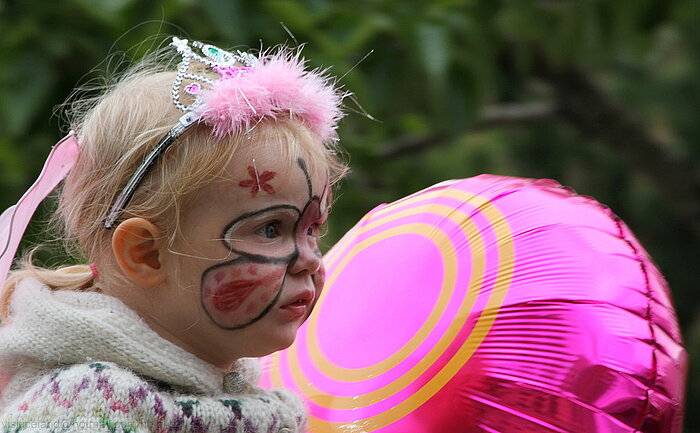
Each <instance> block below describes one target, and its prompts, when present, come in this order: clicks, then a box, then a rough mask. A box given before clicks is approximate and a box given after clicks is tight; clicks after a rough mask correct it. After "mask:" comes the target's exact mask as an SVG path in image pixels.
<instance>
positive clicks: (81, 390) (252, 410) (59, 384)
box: [0, 362, 306, 433]
mask: <svg viewBox="0 0 700 433" xmlns="http://www.w3.org/2000/svg"><path fill="white" fill-rule="evenodd" d="M305 422H306V418H305V409H304V407H303V404H302V403H301V402H300V401H299V400H298V398H296V397H295V396H294V395H292V394H291V393H289V392H286V391H280V390H278V391H266V390H262V389H260V388H256V387H248V389H247V390H246V391H245V392H244V393H241V394H235V395H230V394H223V393H222V395H220V396H202V395H196V394H186V393H183V392H180V391H178V390H176V389H173V388H170V387H169V386H168V385H167V384H163V383H160V382H158V381H155V380H149V379H148V378H143V377H140V376H138V375H137V374H135V373H134V372H132V371H130V370H128V369H126V368H124V367H121V366H119V365H116V364H113V363H109V362H91V363H85V364H75V365H70V366H62V367H58V368H56V369H54V370H52V371H50V372H48V373H47V374H45V375H43V376H42V377H40V378H39V380H37V381H36V383H34V384H33V385H32V386H30V387H29V388H27V390H26V391H25V392H24V393H23V394H21V395H20V396H19V397H18V398H16V399H15V400H14V401H12V402H10V403H9V404H8V405H7V406H6V407H5V408H4V409H3V411H2V413H1V414H0V432H3V433H4V432H20V431H22V432H53V431H61V432H84V431H89V432H121V431H123V432H190V431H193V432H201V433H205V432H214V431H216V432H220V431H231V432H235V431H243V430H244V429H245V431H251V432H259V431H260V432H268V431H270V432H285V433H291V432H303V431H304V427H305Z"/></svg>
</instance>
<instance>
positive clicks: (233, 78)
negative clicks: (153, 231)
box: [104, 37, 345, 229]
mask: <svg viewBox="0 0 700 433" xmlns="http://www.w3.org/2000/svg"><path fill="white" fill-rule="evenodd" d="M170 45H172V46H174V47H175V48H176V49H177V51H178V53H180V55H182V61H181V62H180V65H179V67H178V72H177V77H176V78H175V82H174V83H173V90H172V96H173V103H174V104H175V106H177V107H178V108H179V109H180V110H182V111H184V112H185V114H184V115H183V116H182V117H181V118H180V122H179V123H178V124H177V125H175V126H174V127H173V129H171V130H170V132H168V134H166V136H165V137H163V138H162V139H161V141H160V142H159V143H158V144H157V145H156V146H155V147H154V148H153V150H152V151H151V152H150V153H149V154H148V155H147V156H146V158H144V160H143V162H142V163H141V165H139V167H138V168H137V169H136V171H135V172H134V174H133V176H132V177H131V179H129V181H128V182H127V184H126V186H125V187H124V189H123V190H122V192H121V193H120V194H119V196H117V199H116V200H115V201H114V203H113V204H112V207H111V208H110V210H109V213H108V214H107V218H106V219H105V222H104V226H105V228H107V229H111V228H113V227H114V225H115V223H116V221H117V219H118V218H119V216H120V215H121V213H122V211H123V210H124V208H125V207H126V205H127V204H128V202H129V200H131V197H132V196H133V194H134V192H135V191H136V188H137V187H138V185H139V184H140V183H141V181H142V180H143V178H144V176H145V175H146V173H147V172H148V170H149V169H150V168H151V166H153V164H154V163H155V162H156V160H157V159H158V157H159V156H160V154H162V153H163V151H165V149H167V148H168V147H169V146H170V145H171V144H172V143H173V142H174V141H175V140H176V139H177V138H178V137H179V136H180V135H182V134H183V133H184V132H185V131H186V130H187V129H188V128H190V127H191V126H192V125H194V124H195V123H197V122H202V123H204V124H206V125H208V126H210V127H211V128H212V131H213V133H214V135H215V136H216V137H217V138H223V137H225V136H227V135H231V134H237V133H242V132H243V133H245V132H249V131H250V130H252V129H253V128H254V127H255V125H256V124H257V123H258V122H260V121H261V120H262V119H264V118H277V117H279V116H292V117H294V118H296V119H298V120H300V121H301V122H302V123H303V124H305V125H306V126H307V127H308V128H309V129H310V130H311V131H312V132H313V133H314V134H316V135H317V136H318V137H319V139H320V140H321V141H323V142H327V141H331V140H336V139H337V135H336V128H337V126H338V121H339V120H340V118H341V117H342V115H343V114H342V111H341V110H340V105H341V103H342V100H343V98H344V96H345V95H343V94H341V93H340V92H339V90H338V89H337V88H336V87H335V86H334V84H333V83H332V82H331V79H330V78H329V77H327V76H326V75H324V74H323V72H320V71H318V70H312V71H307V70H306V69H305V68H304V63H305V61H304V59H303V58H302V57H301V56H300V55H299V53H298V52H296V53H291V52H289V51H285V50H280V51H278V52H277V53H275V54H270V55H263V56H262V57H260V58H258V57H256V56H254V55H253V54H250V53H246V52H242V51H236V52H228V51H225V50H222V49H221V48H218V47H215V46H213V45H209V44H204V43H202V42H197V41H193V42H190V41H188V40H186V39H179V38H176V37H174V38H173V41H172V43H171V44H170ZM193 48H195V49H196V50H197V51H198V52H197V51H195V50H194V49H193ZM192 62H197V63H199V64H201V65H204V66H205V68H206V69H208V70H210V71H211V72H212V73H215V74H218V78H217V79H216V80H212V79H211V78H209V77H208V76H204V75H202V74H198V73H193V72H191V71H190V66H191V64H192ZM184 80H189V81H190V83H189V84H187V85H185V86H184V88H183V84H184ZM183 93H184V94H185V95H189V97H190V98H192V99H193V101H192V102H191V103H190V104H189V105H185V104H183V103H182V101H181V94H183Z"/></svg>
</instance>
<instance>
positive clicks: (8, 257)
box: [0, 131, 78, 291]
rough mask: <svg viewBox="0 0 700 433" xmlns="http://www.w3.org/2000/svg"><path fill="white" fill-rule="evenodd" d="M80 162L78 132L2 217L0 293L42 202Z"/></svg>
mask: <svg viewBox="0 0 700 433" xmlns="http://www.w3.org/2000/svg"><path fill="white" fill-rule="evenodd" d="M77 159H78V140H77V139H76V137H75V133H74V132H72V131H71V132H70V133H69V134H68V135H67V136H66V137H65V138H63V139H62V140H61V141H59V142H58V144H56V145H55V146H54V147H53V149H52V150H51V153H50V154H49V156H48V158H47V159H46V163H44V168H43V169H42V170H41V174H39V177H38V178H37V180H36V181H35V182H34V184H33V185H32V186H31V187H30V188H29V189H28V190H27V192H25V193H24V195H23V196H22V198H20V199H19V201H18V202H17V204H15V205H13V206H10V207H9V208H7V210H5V212H3V213H2V215H0V284H2V285H0V291H2V287H3V285H4V282H5V279H6V278H7V273H8V272H9V270H10V267H11V266H12V260H13V259H14V257H15V253H16V252H17V248H18V247H19V243H20V241H21V240H22V235H23V234H24V231H25V230H26V228H27V225H28V224H29V221H30V220H31V218H32V215H34V212H35V211H36V208H37V207H38V206H39V203H41V202H42V200H44V199H45V198H46V196H48V195H49V194H50V193H51V191H53V189H54V188H56V185H58V184H59V183H60V182H61V181H62V180H63V179H64V178H65V177H66V175H67V174H68V172H69V171H70V169H71V168H72V167H73V165H74V164H75V161H76V160H77Z"/></svg>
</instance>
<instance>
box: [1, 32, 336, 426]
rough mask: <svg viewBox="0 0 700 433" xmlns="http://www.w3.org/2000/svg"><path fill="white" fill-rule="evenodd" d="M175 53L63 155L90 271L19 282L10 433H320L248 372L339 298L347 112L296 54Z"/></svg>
mask: <svg viewBox="0 0 700 433" xmlns="http://www.w3.org/2000/svg"><path fill="white" fill-rule="evenodd" d="M171 45H172V46H173V47H174V51H177V53H178V54H179V56H181V58H180V60H181V61H180V63H179V66H178V70H177V71H168V70H167V67H160V68H154V67H148V68H139V69H136V70H134V71H132V72H130V73H128V74H126V76H125V77H124V78H123V79H122V80H121V81H120V82H119V83H117V84H116V85H115V86H113V87H112V88H110V89H109V91H107V92H106V94H104V95H103V96H102V97H101V98H100V99H99V100H97V101H96V102H94V103H93V104H91V106H90V107H89V109H87V110H86V112H85V113H82V114H79V115H77V116H76V118H75V120H74V122H73V125H72V126H73V129H74V130H75V131H76V132H75V134H72V135H70V136H69V137H67V138H66V139H64V142H63V143H62V145H66V143H68V144H73V145H75V146H77V149H78V154H77V160H76V161H75V163H74V164H75V165H74V166H73V168H72V169H71V170H70V172H69V174H68V176H67V177H66V179H65V182H64V186H63V189H62V192H61V194H60V200H59V206H58V210H57V215H58V217H59V219H60V221H61V222H62V224H63V225H64V227H65V233H66V239H68V240H70V241H73V243H74V246H75V247H76V248H77V251H78V252H79V253H80V254H81V255H82V256H84V257H86V258H87V259H88V260H89V262H90V263H91V264H90V265H81V266H71V267H67V268H62V269H57V270H48V269H40V268H37V267H34V266H32V265H31V263H24V264H23V267H22V268H21V269H18V270H15V271H12V272H11V273H10V276H9V278H8V279H7V281H6V282H5V284H4V290H3V293H2V327H1V328H0V372H1V374H2V376H3V377H4V378H5V382H6V383H5V384H4V386H3V389H2V395H1V398H2V401H1V403H0V407H1V408H2V409H1V416H0V426H1V428H2V431H4V432H19V431H32V432H35V431H41V432H45V431H46V432H48V431H51V432H53V431H61V432H78V431H80V432H83V431H89V432H122V431H123V432H302V431H304V428H305V417H306V416H305V409H304V407H303V405H302V404H301V402H300V400H299V399H298V398H297V397H296V396H294V395H292V394H291V393H290V392H288V391H284V390H276V391H267V390H263V389H260V388H257V387H256V386H255V382H256V379H257V372H256V368H257V367H256V364H255V362H254V361H253V360H251V359H246V358H251V357H260V356H264V355H267V354H270V353H272V352H274V351H278V350H281V349H284V348H286V347H288V346H289V345H290V344H291V343H292V342H293V341H294V338H295V335H296V332H297V329H298V328H299V326H300V325H301V324H302V323H303V322H304V320H306V318H307V317H308V316H309V314H310V313H311V310H312V309H313V306H314V303H315V301H316V299H318V296H319V292H320V291H321V289H322V287H323V283H324V269H323V264H322V262H321V254H320V252H319V250H318V236H319V232H318V231H319V227H320V226H322V225H323V224H324V222H325V220H326V218H327V215H328V208H329V204H330V198H329V196H330V189H331V186H332V185H333V184H334V182H336V181H337V180H339V179H340V178H341V177H342V175H343V174H344V172H345V167H344V165H343V164H342V163H341V162H340V161H339V160H338V159H337V157H336V155H335V153H334V151H333V147H334V144H335V141H336V134H335V130H336V126H337V122H338V120H339V118H340V117H341V113H340V109H339V105H340V103H341V100H342V97H343V95H342V94H340V93H339V91H338V90H337V89H336V88H335V87H334V85H333V83H332V82H330V81H329V79H328V78H327V77H325V76H324V75H323V74H322V73H320V72H318V71H307V70H305V69H304V60H303V59H301V58H300V57H299V55H298V53H291V52H289V50H284V49H282V50H279V51H277V52H276V53H270V54H262V55H261V56H260V58H257V57H255V56H253V55H251V54H249V53H243V52H235V53H231V52H227V51H223V50H221V49H219V48H217V47H214V46H211V45H207V44H203V43H199V42H190V41H187V40H181V39H178V38H173V42H172V44H171ZM78 143H79V144H78ZM8 212H9V211H8ZM12 216H13V217H14V214H13V215H12ZM6 220H7V219H5V221H6ZM5 224H6V225H7V222H5ZM22 229H23V228H22ZM3 230H4V231H9V232H12V231H13V230H17V229H16V228H13V227H10V228H7V227H4V228H3ZM0 232H1V231H0ZM11 249H12V248H10V250H11ZM13 253H14V251H6V252H5V253H4V254H13Z"/></svg>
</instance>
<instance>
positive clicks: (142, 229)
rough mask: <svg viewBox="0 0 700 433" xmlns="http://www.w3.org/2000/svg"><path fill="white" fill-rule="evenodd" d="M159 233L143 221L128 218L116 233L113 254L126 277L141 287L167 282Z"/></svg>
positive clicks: (113, 238)
mask: <svg viewBox="0 0 700 433" xmlns="http://www.w3.org/2000/svg"><path fill="white" fill-rule="evenodd" d="M160 247H161V237H160V230H158V228H157V227H156V226H154V225H153V224H152V223H151V222H150V221H148V220H146V219H143V218H129V219H128V220H126V221H124V222H122V223H121V224H119V226H117V228H116V229H114V234H112V251H113V252H114V256H115V257H116V259H117V264H118V265H119V267H120V268H121V270H122V272H123V273H124V275H126V277H127V278H129V279H130V280H131V281H133V282H134V283H136V284H138V285H140V286H142V287H155V286H157V285H159V284H161V283H163V282H165V279H166V274H165V271H164V270H163V266H162V265H161V262H160V260H161V257H160Z"/></svg>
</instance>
